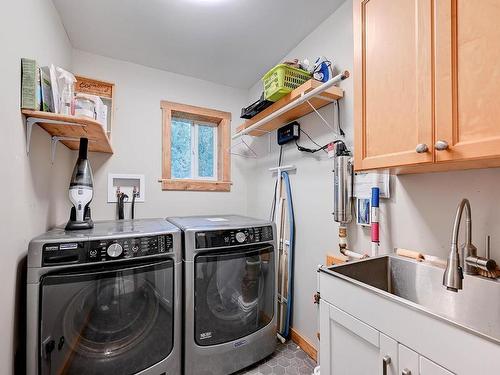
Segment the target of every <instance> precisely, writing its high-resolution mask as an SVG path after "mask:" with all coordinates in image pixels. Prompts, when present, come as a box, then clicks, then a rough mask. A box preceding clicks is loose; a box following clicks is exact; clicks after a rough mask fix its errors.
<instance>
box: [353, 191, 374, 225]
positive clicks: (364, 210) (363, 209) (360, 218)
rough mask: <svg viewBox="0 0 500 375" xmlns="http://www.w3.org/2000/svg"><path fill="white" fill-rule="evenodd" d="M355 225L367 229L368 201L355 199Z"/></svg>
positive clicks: (368, 223)
mask: <svg viewBox="0 0 500 375" xmlns="http://www.w3.org/2000/svg"><path fill="white" fill-rule="evenodd" d="M356 223H357V224H358V225H362V226H364V227H369V226H370V225H371V222H370V199H368V198H358V199H356Z"/></svg>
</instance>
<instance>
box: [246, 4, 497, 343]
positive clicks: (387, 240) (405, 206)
mask: <svg viewBox="0 0 500 375" xmlns="http://www.w3.org/2000/svg"><path fill="white" fill-rule="evenodd" d="M352 40H353V35H352V1H351V0H347V1H346V2H345V3H344V4H343V5H342V6H341V7H340V8H339V9H338V10H337V11H336V12H335V13H334V14H332V15H331V16H330V17H329V18H328V19H327V20H326V21H324V22H323V23H322V24H321V25H320V26H319V27H318V28H317V29H316V30H315V31H314V32H312V33H311V34H310V35H309V36H308V37H307V38H306V39H305V40H304V41H302V42H301V43H300V44H299V45H298V46H297V47H296V48H295V49H293V50H292V51H291V52H290V53H289V54H288V55H287V56H286V57H287V58H305V57H309V58H313V57H314V56H318V55H325V56H327V57H329V58H331V59H333V61H334V62H335V67H336V68H337V69H339V70H340V69H341V70H343V69H347V70H349V71H351V72H352V67H353V42H352ZM340 86H341V87H342V88H343V89H344V91H345V98H344V99H343V100H342V104H341V108H342V111H341V114H342V119H343V124H342V126H343V128H344V130H345V131H346V134H347V136H346V140H347V144H348V145H349V146H352V140H353V137H352V134H353V80H352V79H348V80H346V81H344V82H342V83H341V85H340ZM260 91H261V84H260V83H256V85H255V86H254V87H253V88H252V89H251V90H250V99H254V98H256V97H258V95H259V94H260ZM332 111H333V109H332V106H331V105H330V106H327V107H325V108H323V109H322V110H321V111H320V112H321V113H322V114H323V115H324V116H325V117H327V118H329V119H330V120H331V119H332V116H333V112H332ZM299 122H300V124H301V126H302V128H303V129H304V130H305V131H306V132H308V133H309V134H310V135H311V136H312V137H313V139H315V140H316V141H317V142H318V143H319V144H321V145H323V144H326V143H328V142H330V141H331V140H333V139H334V138H333V135H332V134H331V132H330V131H329V129H328V128H327V127H326V126H325V125H324V124H323V123H322V122H321V120H319V118H318V117H317V116H316V115H315V114H311V115H308V116H306V117H304V118H302V119H300V120H299ZM262 138H267V137H262ZM300 143H301V144H304V145H307V146H308V147H312V148H314V147H315V146H314V145H312V144H311V143H310V142H308V140H307V138H306V137H304V136H302V137H301V140H300ZM274 144H275V134H273V149H272V152H271V153H268V152H267V139H258V140H254V146H255V147H256V148H257V149H258V150H259V151H260V153H261V154H262V156H261V157H260V158H259V159H258V161H257V162H256V163H254V164H253V169H252V170H251V171H249V174H251V175H252V181H253V188H251V189H249V191H248V202H249V203H248V207H249V215H253V216H264V215H268V214H269V208H270V204H271V199H272V194H273V186H274V185H273V179H272V178H271V176H270V174H269V172H268V171H267V168H269V167H271V166H275V165H276V163H277V160H278V153H279V149H278V147H277V145H274ZM314 155H315V156H311V155H310V154H305V153H300V152H298V151H297V150H296V148H295V145H287V146H285V147H284V156H283V163H284V164H295V165H296V166H297V172H296V173H295V174H292V175H291V177H290V178H291V183H292V194H293V202H294V207H295V217H296V226H297V230H296V248H295V282H294V288H295V294H294V297H295V302H294V316H293V326H294V327H295V328H296V329H297V330H298V331H299V332H301V333H302V334H303V335H305V336H306V337H307V338H308V339H309V340H310V341H311V342H312V343H315V344H316V343H317V340H316V334H315V333H316V319H315V314H316V307H315V306H314V305H313V303H312V295H313V293H314V292H315V290H316V273H315V269H316V265H317V264H320V263H324V262H325V256H326V254H327V253H334V254H338V250H337V248H338V242H337V232H338V225H337V224H336V223H335V222H334V221H333V217H332V215H331V212H332V210H333V194H332V192H333V184H332V177H333V174H332V172H331V170H332V168H333V165H332V162H331V160H329V159H328V158H327V156H326V154H324V153H318V154H314ZM391 183H392V187H391V188H392V197H391V199H390V200H387V201H386V200H383V201H382V203H381V221H382V223H381V250H382V251H392V249H393V248H395V247H405V248H409V249H416V250H420V251H422V252H426V253H428V254H434V255H439V256H441V257H446V254H447V252H448V248H449V241H450V237H451V227H452V220H453V217H454V214H455V209H456V206H457V204H458V202H459V200H460V198H462V197H467V198H469V199H470V201H471V205H472V212H473V226H474V228H473V239H474V242H475V243H476V246H477V247H478V249H479V253H480V254H481V255H482V254H484V244H485V236H486V235H487V234H490V235H491V236H492V256H493V257H494V258H496V259H497V260H498V261H500V222H499V221H497V220H496V215H497V213H498V212H500V200H499V199H498V191H499V190H498V186H500V169H488V170H475V171H474V170H472V171H460V172H448V173H435V174H422V175H407V176H393V177H391ZM349 236H350V247H351V248H352V249H354V250H357V251H362V252H368V253H369V250H370V233H369V231H368V230H367V229H365V228H361V227H359V226H356V225H355V224H351V225H350V226H349Z"/></svg>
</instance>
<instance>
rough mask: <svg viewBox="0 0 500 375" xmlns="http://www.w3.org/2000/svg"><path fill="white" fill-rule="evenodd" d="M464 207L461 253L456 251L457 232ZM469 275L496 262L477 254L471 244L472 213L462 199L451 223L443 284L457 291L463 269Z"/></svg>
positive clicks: (494, 265)
mask: <svg viewBox="0 0 500 375" xmlns="http://www.w3.org/2000/svg"><path fill="white" fill-rule="evenodd" d="M464 209H465V214H466V215H467V216H466V219H465V224H466V227H465V244H463V245H462V246H461V247H460V250H461V254H459V252H458V233H459V231H460V221H461V219H462V213H463V211H464ZM464 266H465V273H467V274H469V275H476V274H478V269H482V270H486V271H492V270H494V269H495V268H496V263H495V261H494V260H492V259H486V258H482V257H478V256H477V248H476V247H475V246H474V245H473V244H472V214H471V209H470V203H469V200H468V199H465V198H464V199H462V201H461V202H460V204H459V205H458V208H457V213H456V215H455V221H454V223H453V233H452V235H451V249H450V254H449V255H448V260H447V263H446V270H445V271H444V275H443V285H444V286H445V287H446V289H448V290H451V291H453V292H458V290H459V289H462V280H463V278H464V275H463V269H464Z"/></svg>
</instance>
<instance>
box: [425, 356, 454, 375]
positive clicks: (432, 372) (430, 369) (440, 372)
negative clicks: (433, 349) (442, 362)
mask: <svg viewBox="0 0 500 375" xmlns="http://www.w3.org/2000/svg"><path fill="white" fill-rule="evenodd" d="M420 375H453V374H452V373H451V372H449V371H448V370H446V369H444V368H442V367H441V366H439V365H437V364H435V363H434V362H432V361H430V360H428V359H427V358H425V357H422V356H420Z"/></svg>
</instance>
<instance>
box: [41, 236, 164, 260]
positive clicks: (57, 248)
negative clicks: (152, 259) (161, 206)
mask: <svg viewBox="0 0 500 375" xmlns="http://www.w3.org/2000/svg"><path fill="white" fill-rule="evenodd" d="M172 251H173V236H172V234H165V235H161V236H145V237H132V238H130V237H128V238H115V239H102V240H93V241H82V242H65V243H50V244H45V245H44V246H43V253H42V266H44V267H48V266H54V265H60V264H82V263H91V262H106V261H110V260H115V259H122V258H125V259H127V258H137V257H144V256H149V255H156V254H163V253H169V252H172Z"/></svg>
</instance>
